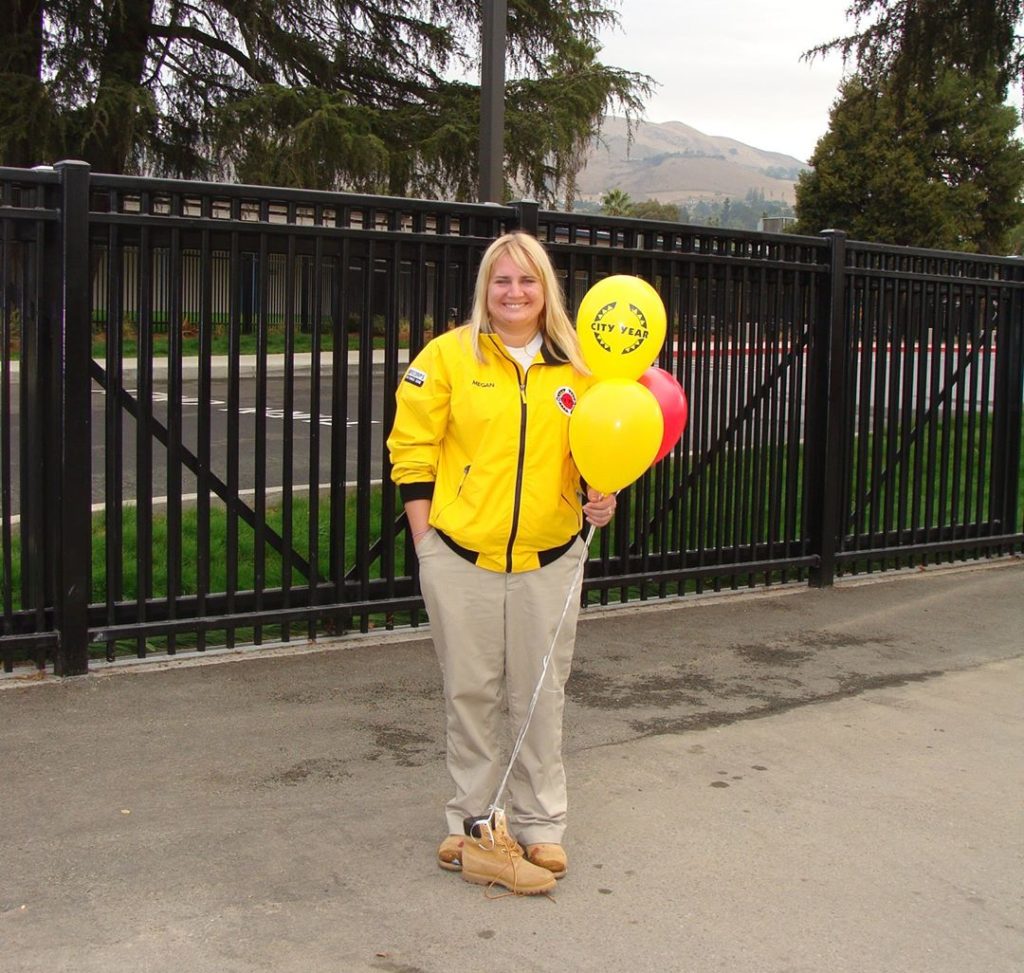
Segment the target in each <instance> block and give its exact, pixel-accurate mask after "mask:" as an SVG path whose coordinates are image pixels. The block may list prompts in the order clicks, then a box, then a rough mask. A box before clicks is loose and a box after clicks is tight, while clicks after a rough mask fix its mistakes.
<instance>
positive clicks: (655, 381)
mask: <svg viewBox="0 0 1024 973" xmlns="http://www.w3.org/2000/svg"><path fill="white" fill-rule="evenodd" d="M637 381H639V382H640V384H641V385H643V386H644V387H645V388H647V389H648V390H649V391H650V392H651V393H652V394H653V395H654V397H655V398H656V399H657V400H658V406H659V407H660V408H661V415H662V418H663V419H664V420H665V432H664V434H663V435H662V437H661V446H660V448H659V449H658V455H657V456H655V457H654V463H657V462H658V461H659V460H662V459H664V458H665V457H666V456H667V455H668V453H669V451H670V450H671V449H672V447H673V446H675V444H676V443H677V442H679V437H680V436H682V434H683V430H684V429H685V428H686V420H687V417H688V416H689V406H688V405H687V402H686V393H685V392H684V391H683V387H682V386H681V385H680V384H679V382H678V381H677V380H676V377H675V376H674V375H673V374H672V373H671V372H666V371H665V369H664V368H659V367H658V366H657V365H651V367H650V368H648V369H647V371H645V372H644V373H643V375H641V376H640V378H639V379H637ZM654 463H652V464H651V465H652V466H653V465H654Z"/></svg>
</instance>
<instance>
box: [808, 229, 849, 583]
mask: <svg viewBox="0 0 1024 973" xmlns="http://www.w3.org/2000/svg"><path fill="white" fill-rule="evenodd" d="M821 235H822V236H823V237H824V238H825V239H826V240H827V241H828V244H829V279H828V286H827V287H826V288H822V293H821V295H820V296H819V300H818V307H817V309H816V311H815V314H814V320H813V323H812V328H813V332H812V336H811V353H810V359H809V363H808V377H807V424H806V435H805V455H806V470H805V481H804V490H805V492H806V496H807V516H808V536H809V540H810V545H811V549H810V551H809V553H811V554H817V555H818V566H817V567H814V568H811V571H810V577H809V581H810V584H811V585H812V586H814V587H816V588H824V587H827V586H829V585H831V584H832V583H833V582H834V581H835V576H836V548H837V546H838V543H839V538H840V536H841V534H842V531H843V510H842V499H843V496H844V495H845V492H844V490H843V457H844V455H845V450H844V437H845V436H846V422H845V418H846V416H845V410H846V407H847V403H846V378H845V376H846V361H845V357H846V344H847V341H846V338H847V335H846V306H845V305H846V234H845V233H844V232H843V231H842V230H825V231H823V232H822V234H821Z"/></svg>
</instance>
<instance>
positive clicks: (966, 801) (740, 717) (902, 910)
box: [0, 558, 1024, 973]
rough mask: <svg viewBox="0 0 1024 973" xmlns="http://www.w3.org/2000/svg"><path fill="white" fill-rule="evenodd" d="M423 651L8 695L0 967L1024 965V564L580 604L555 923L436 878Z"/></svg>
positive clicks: (143, 676) (431, 672)
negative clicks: (564, 860) (647, 602)
mask: <svg viewBox="0 0 1024 973" xmlns="http://www.w3.org/2000/svg"><path fill="white" fill-rule="evenodd" d="M423 634H424V633H414V634H411V635H410V634H409V633H406V634H404V635H398V636H387V637H385V636H380V635H372V634H371V635H370V636H360V637H355V638H349V639H346V640H339V641H336V642H330V643H321V644H319V645H315V646H290V647H289V646H282V647H277V648H271V649H263V650H260V651H259V652H255V651H254V652H233V653H223V654H221V655H217V656H210V657H208V658H204V659H198V658H182V659H177V660H173V661H161V660H154V661H147V662H145V663H140V664H131V663H125V664H117V665H114V666H105V665H100V667H99V668H97V670H96V671H95V672H94V673H92V674H90V675H89V676H85V677H80V678H75V679H70V680H66V681H64V682H60V681H57V680H55V679H53V678H52V677H39V676H36V675H32V674H25V673H19V674H16V675H14V676H8V677H4V678H3V679H0V726H2V728H3V729H2V731H0V741H2V748H3V754H2V764H0V766H2V768H3V772H2V778H0V820H2V822H3V825H4V827H3V830H2V832H0V969H2V970H3V971H4V973H28V971H32V973H36V971H38V973H59V971H69V973H72V971H73V973H117V971H125V973H164V971H167V973H171V971H174V973H182V971H187V973H248V971H274V973H319V971H338V973H349V971H353V973H361V971H382V973H505V971H509V973H511V971H516V973H522V971H549V970H550V971H556V970H557V971H569V973H573V971H583V970H586V971H609V973H611V971H624V973H636V971H640V973H645V971H687V973H689V971H693V973H704V971H713V970H722V971H729V973H748V971H749V973H802V971H807V973H823V971H829V973H843V971H857V973H861V971H863V973H887V971H888V973H1021V970H1024V562H1022V561H1021V559H1019V558H1009V559H1005V560H1001V561H998V562H992V563H987V564H981V565H966V566H962V567H955V568H941V569H936V568H932V569H928V570H921V571H919V572H913V573H899V574H892V575H885V576H880V577H875V578H869V579H863V580H857V581H850V580H848V581H844V582H842V583H840V584H839V585H837V586H836V587H834V588H831V589H825V590H814V589H808V588H805V587H801V586H795V587H787V588H781V589H773V590H769V591H767V592H764V591H759V592H754V593H744V594H724V595H715V596H706V597H700V598H689V597H688V598H687V599H685V600H683V601H681V602H680V601H676V602H672V603H665V604H657V605H652V606H649V607H632V608H624V609H618V610H590V611H589V612H588V613H587V614H586V615H585V617H584V618H583V620H582V621H581V624H580V632H579V639H578V645H577V653H576V661H575V665H574V670H573V676H572V678H571V680H570V684H569V701H568V707H567V714H566V745H565V749H566V763H567V770H568V774H569V788H570V800H571V807H570V826H569V833H568V835H567V839H566V845H567V849H568V852H569V855H570V867H569V874H568V875H567V877H566V878H564V879H563V880H561V881H560V882H559V883H558V886H557V888H556V890H555V893H554V894H553V896H552V897H551V898H550V899H549V898H544V897H537V898H529V899H525V898H516V897H502V898H491V897H489V896H488V894H487V890H486V889H483V888H481V887H479V886H475V885H470V884H468V883H466V882H463V881H462V880H461V879H460V878H459V877H458V876H457V875H453V874H450V873H448V872H444V871H441V870H440V869H439V868H437V866H436V864H435V862H434V853H435V850H436V846H437V843H438V841H439V840H440V838H441V837H442V835H443V815H442V805H443V802H444V800H445V799H446V797H447V794H448V784H447V778H446V773H445V769H444V759H443V748H444V742H443V728H442V703H441V697H440V693H441V684H440V677H439V673H438V670H437V665H436V661H435V659H434V657H433V653H432V649H431V647H430V643H429V642H428V641H426V640H425V639H424V637H423Z"/></svg>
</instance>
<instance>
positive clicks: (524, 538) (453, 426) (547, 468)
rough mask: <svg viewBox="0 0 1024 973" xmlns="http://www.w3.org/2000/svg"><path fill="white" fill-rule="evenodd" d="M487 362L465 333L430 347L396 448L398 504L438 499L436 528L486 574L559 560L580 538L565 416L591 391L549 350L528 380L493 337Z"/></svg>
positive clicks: (402, 401)
mask: <svg viewBox="0 0 1024 973" xmlns="http://www.w3.org/2000/svg"><path fill="white" fill-rule="evenodd" d="M480 346H481V351H482V353H483V358H484V360H483V361H482V362H481V361H479V360H478V359H477V357H476V356H475V355H474V353H473V347H472V343H471V340H470V331H469V328H468V326H466V325H463V326H462V327H459V328H456V329H454V330H452V331H448V332H446V333H445V334H442V335H440V336H438V337H437V338H435V339H434V340H433V341H431V342H430V343H429V344H428V345H427V346H426V347H425V348H424V349H423V351H421V352H420V354H419V355H417V356H416V359H415V360H414V361H413V362H412V363H411V364H410V366H409V368H408V370H407V371H406V373H405V376H404V377H403V379H402V381H401V382H400V383H399V386H398V392H397V394H396V400H397V406H398V408H397V412H396V415H395V423H394V426H393V427H392V430H391V435H390V436H389V437H388V450H389V451H390V455H391V463H392V470H391V478H392V479H393V480H394V482H395V483H397V484H398V486H399V490H400V493H401V496H402V500H403V501H404V502H407V501H409V500H415V499H425V498H430V499H431V506H430V525H431V526H432V527H433V528H435V530H437V531H438V532H439V533H440V534H441V537H442V538H443V539H444V540H445V541H446V543H448V545H449V546H450V547H452V548H453V549H455V550H456V551H458V552H459V553H460V554H462V555H463V556H464V557H467V558H469V559H470V560H472V561H474V563H476V564H477V565H478V566H479V567H482V568H487V569H488V570H490V571H506V572H507V571H528V570H532V569H534V568H537V567H540V566H541V565H543V564H547V563H549V562H550V561H552V560H554V559H555V558H556V557H558V556H559V555H560V554H562V553H564V552H565V550H566V549H567V548H568V547H569V545H571V544H572V542H573V539H574V538H575V536H576V535H577V534H578V533H579V532H580V530H581V529H582V527H583V513H582V509H581V482H580V474H579V470H577V468H576V464H575V463H574V462H573V460H572V457H571V456H570V455H569V416H570V415H571V413H572V409H573V407H574V406H575V404H576V401H577V400H578V399H579V397H580V396H581V395H582V394H583V392H584V391H585V390H586V389H587V388H589V387H590V386H591V385H592V384H593V383H594V381H595V379H594V378H593V377H592V376H587V375H581V374H580V373H579V372H578V371H576V369H575V368H574V367H573V366H572V365H571V364H569V363H566V362H561V361H557V360H555V359H553V358H552V357H550V355H549V353H548V350H547V348H546V347H542V349H541V352H540V353H538V355H537V357H536V358H535V359H534V364H532V365H531V366H530V369H529V371H528V372H526V373H525V375H524V372H523V369H522V367H521V366H520V365H519V363H518V362H516V361H515V359H513V358H512V357H511V355H509V353H508V352H507V351H506V350H505V347H504V345H503V344H502V343H501V340H500V339H499V338H498V337H497V336H496V335H493V334H482V335H481V336H480Z"/></svg>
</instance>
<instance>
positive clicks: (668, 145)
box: [577, 115, 807, 203]
mask: <svg viewBox="0 0 1024 973" xmlns="http://www.w3.org/2000/svg"><path fill="white" fill-rule="evenodd" d="M806 168H807V165H806V163H804V162H801V161H800V160H799V159H797V158H794V157H793V156H791V155H784V154H783V153H781V152H765V151H763V150H761V149H756V148H754V147H753V146H750V145H745V144H744V143H743V142H737V141H736V140H735V139H730V138H723V137H721V136H717V135H705V134H704V133H703V132H699V131H697V129H695V128H691V127H690V126H689V125H684V124H683V123H682V122H662V123H660V124H659V123H657V122H641V123H639V124H638V125H637V126H636V128H635V130H634V134H633V140H632V144H630V142H629V138H628V133H627V129H626V120H625V119H624V118H618V117H616V116H614V115H608V116H606V117H605V120H604V124H603V125H602V128H601V134H600V136H599V137H598V138H596V139H594V141H593V143H592V145H591V147H590V151H589V152H588V154H587V160H586V164H585V167H584V169H583V170H582V171H581V172H580V174H579V178H578V190H577V192H578V197H579V198H580V199H582V200H588V201H597V200H599V199H600V198H601V196H603V195H604V194H605V193H606V192H608V190H610V189H621V190H622V191H623V192H625V193H628V194H629V195H630V197H631V198H632V199H634V200H638V201H639V200H643V199H657V200H659V201H660V202H663V203H687V202H692V201H697V200H701V199H708V200H714V199H718V200H722V199H724V198H725V197H726V196H729V197H731V198H733V199H743V198H744V197H746V195H747V193H748V192H749V191H750V190H752V189H754V190H760V191H763V192H764V195H765V198H766V199H777V200H780V201H785V202H788V203H792V202H793V200H794V192H793V187H794V185H795V183H796V178H797V175H798V174H799V172H800V170H801V169H806Z"/></svg>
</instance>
